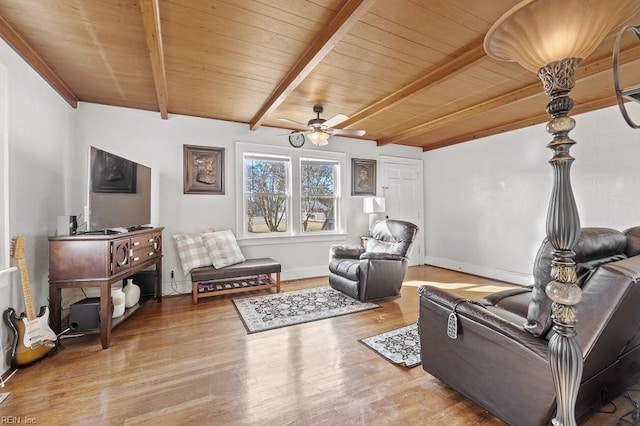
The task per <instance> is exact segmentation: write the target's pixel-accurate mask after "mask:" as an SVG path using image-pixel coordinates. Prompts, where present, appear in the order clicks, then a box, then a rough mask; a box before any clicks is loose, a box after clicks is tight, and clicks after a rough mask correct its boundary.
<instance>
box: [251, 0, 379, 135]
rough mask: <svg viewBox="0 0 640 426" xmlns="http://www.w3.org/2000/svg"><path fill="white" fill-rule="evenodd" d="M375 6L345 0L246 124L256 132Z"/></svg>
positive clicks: (370, 1)
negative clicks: (266, 117)
mask: <svg viewBox="0 0 640 426" xmlns="http://www.w3.org/2000/svg"><path fill="white" fill-rule="evenodd" d="M374 3H375V0H347V1H346V2H345V4H344V6H342V8H341V9H340V11H338V13H337V14H336V16H335V17H334V18H333V19H332V20H331V22H329V23H328V24H327V26H326V27H325V29H324V30H323V31H322V32H320V33H319V34H318V35H317V36H316V38H315V39H314V40H313V42H312V43H311V45H310V46H309V47H308V48H307V50H306V51H305V52H304V53H303V54H302V56H301V57H300V58H299V59H298V61H297V62H296V63H295V64H294V65H293V67H292V68H291V69H290V70H289V72H287V75H286V76H285V77H284V78H283V79H282V81H280V83H278V86H277V87H276V88H275V90H274V91H273V92H272V93H271V95H270V96H269V98H268V99H267V101H266V102H265V103H264V104H263V105H262V106H261V107H260V109H259V110H258V112H257V113H256V114H255V115H254V117H253V118H252V119H251V122H250V123H249V126H250V128H251V130H256V129H257V128H258V127H259V126H260V125H261V124H262V122H263V121H264V118H265V116H267V115H268V114H269V113H271V112H273V111H274V110H275V109H276V108H277V107H278V106H280V104H281V103H282V102H284V100H285V99H286V98H287V97H288V96H289V94H291V92H292V91H293V90H294V89H295V88H296V87H298V85H299V84H300V83H302V81H303V80H304V79H305V78H306V77H307V76H308V75H309V74H310V73H311V71H313V69H314V68H315V67H316V66H318V64H319V63H320V61H322V59H323V58H324V57H325V56H326V55H327V54H328V53H329V52H330V51H331V49H333V47H334V46H335V45H336V43H338V41H340V39H341V38H342V37H343V36H344V35H345V34H346V33H347V31H349V29H351V27H352V26H353V25H354V24H355V23H356V22H357V21H358V20H359V19H360V17H362V15H364V14H365V13H366V12H367V10H369V8H370V7H371V6H372V5H373V4H374Z"/></svg>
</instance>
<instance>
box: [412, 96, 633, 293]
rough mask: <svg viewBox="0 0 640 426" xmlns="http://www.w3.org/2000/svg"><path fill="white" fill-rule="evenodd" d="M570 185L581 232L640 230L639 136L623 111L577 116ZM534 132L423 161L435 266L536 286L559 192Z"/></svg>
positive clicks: (543, 141) (429, 258)
mask: <svg viewBox="0 0 640 426" xmlns="http://www.w3.org/2000/svg"><path fill="white" fill-rule="evenodd" d="M574 119H575V120H576V123H577V124H576V128H575V129H574V130H573V131H572V132H571V133H570V136H571V137H572V138H573V139H574V140H575V141H576V142H577V144H576V145H574V147H573V148H572V150H571V154H572V156H573V157H574V158H575V159H576V160H575V161H574V163H573V166H572V173H571V180H572V183H573V189H574V195H575V198H576V203H577V205H578V211H579V214H580V218H581V224H582V226H601V227H610V228H614V229H619V230H623V229H625V228H627V227H631V226H634V225H639V224H640V214H638V212H639V211H640V198H639V197H638V193H639V192H640V167H638V160H639V159H640V131H638V130H633V129H631V128H630V127H628V126H627V124H626V123H625V122H624V121H623V119H622V116H621V115H620V112H619V111H618V109H617V107H612V108H607V109H604V110H601V111H594V112H591V113H586V114H581V115H577V116H574ZM551 140H552V136H551V135H549V134H548V133H547V132H546V130H545V125H544V124H543V125H538V126H533V127H529V128H525V129H520V130H516V131H513V132H509V133H506V134H501V135H496V136H492V137H488V138H484V139H480V140H477V141H473V142H468V143H463V144H459V145H456V146H452V147H447V148H441V149H437V150H434V151H427V152H425V153H424V155H423V157H424V161H425V173H424V175H425V220H426V226H425V228H426V263H428V264H432V265H438V266H443V267H447V268H450V269H457V270H461V271H465V272H470V273H474V274H477V275H482V276H488V277H492V278H497V279H503V280H507V281H511V282H518V283H521V284H529V283H530V282H531V281H532V279H531V273H532V268H533V260H534V257H535V254H536V252H537V250H538V247H539V245H540V242H541V241H542V239H543V238H544V236H545V235H546V230H545V226H546V214H547V206H548V204H549V198H550V194H551V185H552V183H553V182H552V179H553V175H552V169H551V166H550V165H549V164H548V161H549V159H550V158H551V156H552V151H551V150H550V149H548V148H546V145H547V143H548V142H549V141H551Z"/></svg>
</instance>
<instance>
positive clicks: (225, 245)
mask: <svg viewBox="0 0 640 426" xmlns="http://www.w3.org/2000/svg"><path fill="white" fill-rule="evenodd" d="M202 241H204V245H205V247H206V248H207V250H208V251H209V257H210V258H211V263H213V266H214V267H215V268H216V269H219V268H224V267H225V266H229V265H235V264H236V263H240V262H244V261H245V258H244V255H243V254H242V252H241V251H240V247H238V242H237V241H236V237H235V236H234V235H233V232H231V231H217V232H205V233H204V234H202Z"/></svg>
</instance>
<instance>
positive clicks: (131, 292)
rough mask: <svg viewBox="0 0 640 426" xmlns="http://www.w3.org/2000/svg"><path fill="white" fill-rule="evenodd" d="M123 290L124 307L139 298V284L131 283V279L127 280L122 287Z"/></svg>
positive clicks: (132, 304)
mask: <svg viewBox="0 0 640 426" xmlns="http://www.w3.org/2000/svg"><path fill="white" fill-rule="evenodd" d="M122 291H124V307H125V308H131V307H132V306H135V304H136V303H138V301H139V300H140V286H138V285H137V284H134V283H133V280H132V279H128V280H127V285H125V286H124V288H123V289H122Z"/></svg>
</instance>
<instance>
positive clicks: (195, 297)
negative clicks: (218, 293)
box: [191, 281, 198, 305]
mask: <svg viewBox="0 0 640 426" xmlns="http://www.w3.org/2000/svg"><path fill="white" fill-rule="evenodd" d="M192 286H193V287H192V289H191V297H192V298H193V304H194V305H197V304H198V283H197V282H195V281H194V282H193V284H192Z"/></svg>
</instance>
